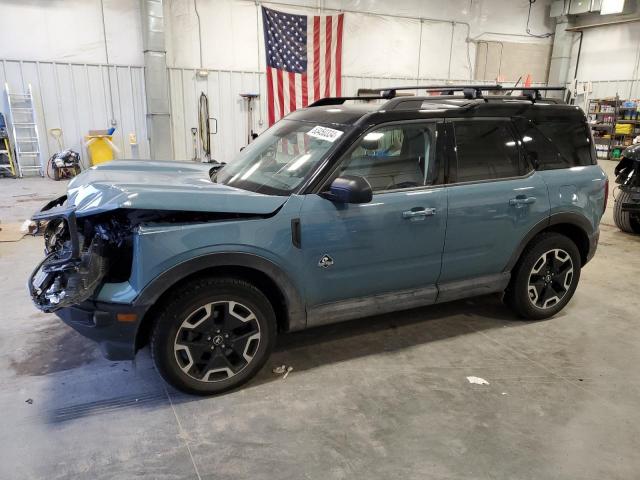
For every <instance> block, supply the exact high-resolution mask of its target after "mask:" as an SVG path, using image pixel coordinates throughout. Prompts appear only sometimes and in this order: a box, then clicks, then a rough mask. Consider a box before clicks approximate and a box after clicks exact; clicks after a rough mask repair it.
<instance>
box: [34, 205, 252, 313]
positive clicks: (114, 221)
mask: <svg viewBox="0 0 640 480" xmlns="http://www.w3.org/2000/svg"><path fill="white" fill-rule="evenodd" d="M247 216H248V215H246V214H232V213H210V212H184V211H167V210H159V211H158V210H142V209H117V210H113V211H109V212H103V213H98V214H96V215H89V216H84V217H80V218H77V217H76V214H75V208H74V207H68V206H66V196H63V197H60V198H58V199H56V200H54V201H52V202H50V203H48V204H47V205H45V207H44V208H43V209H42V210H41V211H40V212H38V213H37V214H36V215H34V216H33V220H35V221H36V222H40V223H45V222H46V226H45V227H44V231H43V235H44V243H45V250H44V251H45V255H46V256H45V258H44V260H43V261H42V262H41V263H40V264H39V265H38V266H37V267H36V269H35V270H34V272H33V273H32V275H31V277H30V279H29V285H28V287H29V291H30V293H31V297H32V299H33V302H34V303H35V305H36V306H37V307H38V308H39V309H40V310H42V311H44V312H54V311H56V310H58V309H60V308H64V307H68V306H71V305H77V304H79V303H82V302H84V301H85V300H87V299H89V298H90V297H91V296H92V295H93V294H94V293H95V292H96V290H97V288H98V287H99V286H100V285H101V284H103V283H104V282H113V283H116V282H124V281H127V280H128V279H129V277H130V275H131V266H132V262H133V236H134V234H135V232H136V229H137V228H138V227H139V226H140V225H143V224H149V225H153V224H187V223H203V222H210V221H220V220H227V219H233V218H240V217H243V218H246V217H247Z"/></svg>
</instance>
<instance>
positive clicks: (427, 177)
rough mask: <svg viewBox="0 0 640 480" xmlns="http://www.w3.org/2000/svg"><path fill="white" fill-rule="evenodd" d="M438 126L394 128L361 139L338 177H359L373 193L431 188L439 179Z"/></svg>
mask: <svg viewBox="0 0 640 480" xmlns="http://www.w3.org/2000/svg"><path fill="white" fill-rule="evenodd" d="M435 159H436V129H435V124H430V125H424V124H415V123H412V124H405V125H394V126H390V127H384V128H380V129H378V130H374V131H371V132H369V133H367V134H365V135H364V137H362V139H361V140H360V141H359V143H358V144H357V145H356V147H355V149H353V150H352V151H351V153H350V154H348V155H347V157H346V158H345V159H344V161H343V164H342V167H341V168H340V170H339V172H338V175H339V176H342V175H359V176H362V177H364V178H366V179H367V181H368V182H369V183H370V184H371V188H372V190H373V191H374V192H381V191H385V190H397V189H402V188H414V187H420V186H424V185H431V184H432V183H434V182H433V179H434V177H435V176H436V172H435V168H436V165H435V164H436V162H435Z"/></svg>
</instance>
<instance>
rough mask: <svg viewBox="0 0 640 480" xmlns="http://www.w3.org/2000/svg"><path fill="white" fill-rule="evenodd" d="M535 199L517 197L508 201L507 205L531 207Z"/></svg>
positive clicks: (523, 196) (524, 196)
mask: <svg viewBox="0 0 640 480" xmlns="http://www.w3.org/2000/svg"><path fill="white" fill-rule="evenodd" d="M535 201H536V197H527V196H526V195H518V196H517V197H516V198H512V199H510V200H509V205H514V206H516V207H517V206H520V205H531V204H532V203H535Z"/></svg>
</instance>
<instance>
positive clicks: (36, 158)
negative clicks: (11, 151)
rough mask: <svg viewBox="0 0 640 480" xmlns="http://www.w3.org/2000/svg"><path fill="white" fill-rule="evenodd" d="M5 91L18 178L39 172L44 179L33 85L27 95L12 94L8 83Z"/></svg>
mask: <svg viewBox="0 0 640 480" xmlns="http://www.w3.org/2000/svg"><path fill="white" fill-rule="evenodd" d="M4 90H5V93H6V95H7V105H8V106H9V124H10V126H11V132H12V133H13V142H14V146H15V152H16V157H15V161H16V165H17V167H18V176H19V177H23V176H24V174H25V173H27V172H37V173H38V174H39V175H40V176H41V177H44V164H43V162H42V155H41V154H40V137H39V135H38V125H37V124H36V111H35V107H34V103H33V92H32V91H31V85H29V87H28V91H27V93H11V92H10V91H9V84H8V83H5V84H4Z"/></svg>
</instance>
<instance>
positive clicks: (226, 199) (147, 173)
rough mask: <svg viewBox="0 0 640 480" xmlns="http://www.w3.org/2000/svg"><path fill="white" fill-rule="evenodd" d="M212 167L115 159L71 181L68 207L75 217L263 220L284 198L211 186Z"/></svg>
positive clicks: (214, 184)
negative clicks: (136, 213)
mask: <svg viewBox="0 0 640 480" xmlns="http://www.w3.org/2000/svg"><path fill="white" fill-rule="evenodd" d="M211 168H212V167H211V165H207V164H203V163H191V162H164V161H160V162H152V161H141V160H114V161H112V162H109V163H107V164H104V165H100V166H96V167H91V168H90V169H89V170H86V171H85V172H83V173H82V174H80V175H78V176H77V177H75V178H74V179H73V180H72V181H71V182H69V186H68V192H67V205H70V206H71V205H75V207H76V215H77V216H79V217H82V216H85V215H93V214H96V213H100V212H106V211H109V210H115V209H118V208H127V209H146V210H179V211H190V212H220V213H244V214H257V215H267V214H270V213H273V212H274V211H276V210H277V209H278V208H279V207H280V206H282V205H283V204H284V203H285V202H286V201H287V198H288V197H280V196H274V195H262V194H259V193H253V192H248V191H246V190H240V189H238V188H233V187H229V186H226V185H220V184H217V183H213V182H212V181H211V179H210V177H209V171H210V170H211Z"/></svg>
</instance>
